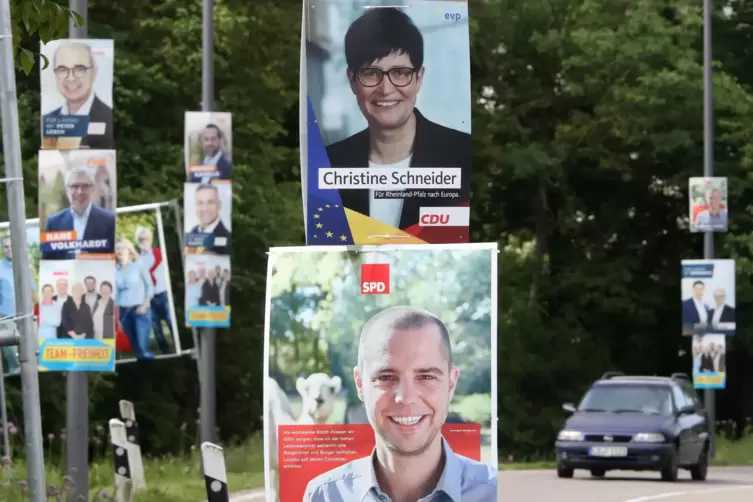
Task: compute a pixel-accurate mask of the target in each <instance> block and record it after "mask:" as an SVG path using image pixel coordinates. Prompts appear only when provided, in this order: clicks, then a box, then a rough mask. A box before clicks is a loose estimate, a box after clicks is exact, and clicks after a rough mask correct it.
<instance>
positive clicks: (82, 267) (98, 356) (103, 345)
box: [39, 255, 118, 371]
mask: <svg viewBox="0 0 753 502" xmlns="http://www.w3.org/2000/svg"><path fill="white" fill-rule="evenodd" d="M116 281H117V279H116V274H115V262H114V261H113V260H112V259H111V258H105V257H99V256H96V255H87V256H86V257H85V258H80V259H77V260H65V261H60V260H52V261H48V260H42V261H41V262H40V265H39V339H40V342H41V344H42V346H41V347H40V366H42V367H44V368H45V369H47V370H61V371H75V370H79V371H113V370H114V368H115V354H114V352H115V322H116V317H115V306H116V305H117V301H118V300H117V295H118V288H117V282H116ZM79 342H80V343H79ZM79 345H80V347H79ZM74 348H75V349H77V350H70V349H74ZM84 348H87V349H89V351H90V352H91V354H88V355H87V352H88V351H86V350H78V349H84ZM61 349H62V350H61ZM61 354H62V355H61ZM61 363H63V364H62V366H61Z"/></svg>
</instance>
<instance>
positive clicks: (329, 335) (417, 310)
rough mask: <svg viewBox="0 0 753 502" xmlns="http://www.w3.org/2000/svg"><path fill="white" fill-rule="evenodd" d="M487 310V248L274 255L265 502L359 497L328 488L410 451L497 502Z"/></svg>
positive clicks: (493, 299)
mask: <svg viewBox="0 0 753 502" xmlns="http://www.w3.org/2000/svg"><path fill="white" fill-rule="evenodd" d="M496 316H497V244H496V243H490V244H454V245H446V244H445V245H441V244H437V245H426V244H423V245H414V244H413V245H412V244H409V245H382V246H358V247H355V248H354V247H352V246H347V247H346V246H339V247H334V246H305V247H291V248H272V249H270V251H269V263H268V273H267V296H266V314H265V347H264V351H265V355H264V364H265V370H264V371H265V376H266V381H265V392H264V404H265V409H264V432H265V469H266V470H265V478H266V483H267V484H266V489H267V500H269V501H274V502H279V501H292V500H355V498H354V497H353V495H354V494H353V492H348V491H347V489H348V487H346V486H344V485H343V486H336V485H339V484H337V483H328V482H327V481H328V480H331V479H335V478H336V477H338V476H341V475H346V474H348V473H349V474H351V475H358V474H360V473H368V472H370V471H371V469H372V462H373V465H374V466H375V467H376V469H377V470H378V469H380V468H381V466H383V465H384V466H386V465H389V464H390V463H391V462H393V461H394V457H395V456H396V455H400V456H402V458H403V459H405V458H407V456H410V455H411V454H417V453H418V452H422V453H421V457H420V459H418V460H420V462H421V463H422V465H424V466H425V465H426V464H427V463H428V464H431V465H434V466H440V465H441V463H442V460H443V455H444V457H445V458H446V459H447V460H446V462H447V465H448V466H450V467H449V468H448V469H446V471H445V472H447V475H448V476H452V477H453V479H452V480H451V481H449V482H450V483H451V484H452V485H453V486H460V485H465V483H466V482H467V481H469V480H470V477H472V478H475V479H483V480H484V482H483V483H482V484H483V485H484V486H481V487H480V490H485V491H483V492H480V493H479V494H478V496H479V500H496V493H497V481H496V480H497V426H496V418H497V378H496V375H497V361H496V354H497V346H496V340H497V317H496ZM413 474H414V473H413V472H411V471H410V469H407V470H406V471H405V472H404V476H406V482H410V481H411V478H410V476H412V475H413ZM378 477H379V476H378V475H377V478H378ZM398 482H399V481H398ZM380 489H381V490H384V487H380ZM338 490H343V491H338ZM304 494H305V497H304ZM309 497H311V498H309Z"/></svg>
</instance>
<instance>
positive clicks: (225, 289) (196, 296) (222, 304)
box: [185, 254, 232, 328]
mask: <svg viewBox="0 0 753 502" xmlns="http://www.w3.org/2000/svg"><path fill="white" fill-rule="evenodd" d="M231 277H232V275H231V273H230V256H222V255H212V254H203V255H198V254H189V255H186V282H185V284H186V326H189V327H192V328H229V327H230V287H231V284H230V283H231Z"/></svg>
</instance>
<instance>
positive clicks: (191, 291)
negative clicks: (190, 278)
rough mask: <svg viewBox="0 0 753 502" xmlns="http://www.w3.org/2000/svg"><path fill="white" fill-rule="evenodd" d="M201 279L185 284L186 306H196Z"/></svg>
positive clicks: (199, 298) (199, 294) (199, 295)
mask: <svg viewBox="0 0 753 502" xmlns="http://www.w3.org/2000/svg"><path fill="white" fill-rule="evenodd" d="M202 283H203V281H197V282H195V283H193V284H188V285H187V286H186V307H188V308H189V309H190V308H192V307H198V306H199V301H200V300H201V284H202Z"/></svg>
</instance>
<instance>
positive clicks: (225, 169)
mask: <svg viewBox="0 0 753 502" xmlns="http://www.w3.org/2000/svg"><path fill="white" fill-rule="evenodd" d="M184 141H185V146H184V152H185V159H186V179H187V180H188V182H189V183H211V182H225V183H230V180H231V179H232V169H233V160H232V158H233V121H232V114H231V113H227V112H186V115H185V131H184Z"/></svg>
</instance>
